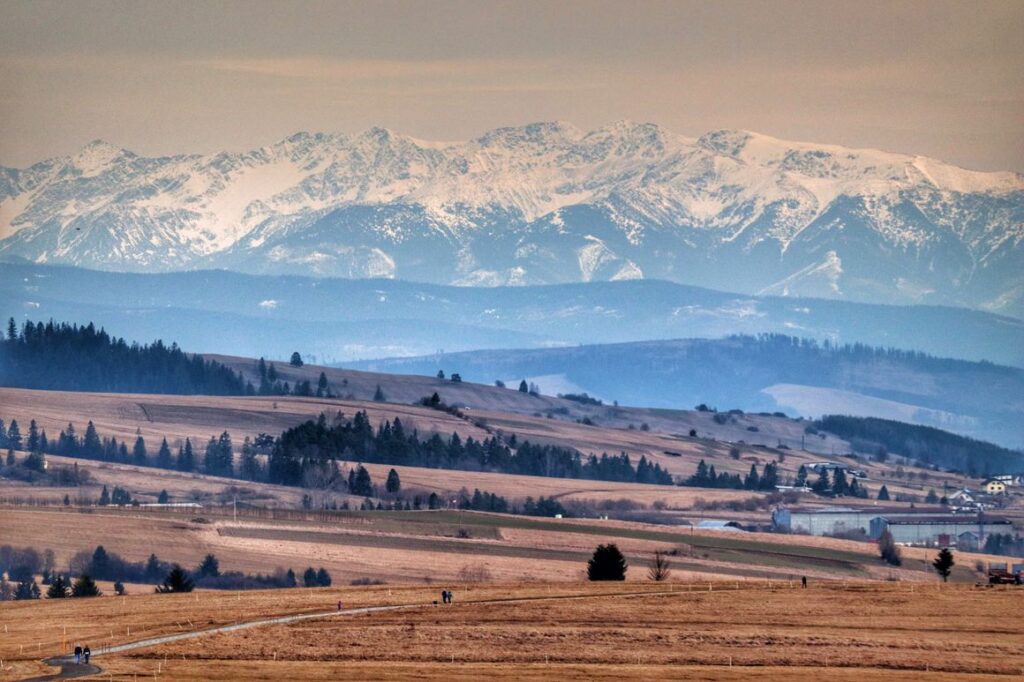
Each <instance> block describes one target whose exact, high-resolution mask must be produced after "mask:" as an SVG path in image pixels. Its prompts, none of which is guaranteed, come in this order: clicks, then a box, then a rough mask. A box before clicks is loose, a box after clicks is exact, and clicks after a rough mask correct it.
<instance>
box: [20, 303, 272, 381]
mask: <svg viewBox="0 0 1024 682" xmlns="http://www.w3.org/2000/svg"><path fill="white" fill-rule="evenodd" d="M0 385H3V386H13V387H17V388H37V389H48V390H64V391H108V392H124V393H176V394H207V395H243V394H245V393H248V392H251V391H254V390H255V389H253V388H252V386H251V384H249V385H247V384H246V382H245V381H244V380H243V379H242V376H241V375H240V374H238V373H237V372H234V371H232V370H231V369H229V368H228V367H225V366H224V365H222V364H220V363H218V362H214V361H210V360H205V359H203V357H202V356H201V355H189V354H187V353H185V352H183V351H182V350H181V349H180V348H178V346H177V344H172V345H170V346H166V345H164V343H163V341H159V340H157V341H154V342H153V343H152V344H149V345H139V344H137V343H132V344H129V343H127V342H126V341H125V340H124V339H120V338H117V337H113V336H110V335H109V334H107V332H106V331H104V330H103V329H96V327H95V326H94V325H93V324H92V323H89V324H87V325H85V326H78V325H72V324H67V323H62V324H56V323H54V322H53V321H52V320H51V321H50V322H47V323H45V324H44V323H43V322H38V323H34V322H32V321H27V322H25V324H24V325H23V326H22V327H21V329H20V330H19V329H18V327H17V325H16V324H15V322H14V318H11V319H10V320H9V321H8V324H7V335H6V338H5V339H4V340H3V342H2V343H0Z"/></svg>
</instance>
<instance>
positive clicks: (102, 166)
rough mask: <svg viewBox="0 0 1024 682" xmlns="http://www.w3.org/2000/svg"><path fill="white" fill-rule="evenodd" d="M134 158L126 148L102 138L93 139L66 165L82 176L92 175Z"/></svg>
mask: <svg viewBox="0 0 1024 682" xmlns="http://www.w3.org/2000/svg"><path fill="white" fill-rule="evenodd" d="M134 158H135V154H133V153H132V152H130V151H128V150H127V149H122V148H121V147H117V146H115V145H112V144H110V143H109V142H106V141H104V140H93V141H92V142H90V143H89V144H87V145H85V146H84V147H82V148H81V149H80V150H79V151H78V153H77V154H75V155H74V156H72V157H71V158H70V159H69V160H68V165H69V166H71V167H72V168H74V169H75V170H77V171H78V172H79V173H81V175H82V176H83V177H92V176H95V175H98V174H99V173H102V172H103V171H105V170H106V169H107V168H109V167H110V166H111V165H114V164H116V163H119V162H122V161H125V160H130V159H134Z"/></svg>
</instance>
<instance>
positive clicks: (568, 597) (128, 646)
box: [26, 589, 675, 682]
mask: <svg viewBox="0 0 1024 682" xmlns="http://www.w3.org/2000/svg"><path fill="white" fill-rule="evenodd" d="M674 592H675V590H672V589H670V590H664V591H661V592H650V591H647V592H637V591H631V592H606V593H602V594H564V595H552V596H542V597H509V598H502V599H479V600H471V601H466V602H462V603H466V604H474V605H475V604H504V603H517V602H538V601H572V600H583V599H599V598H603V597H645V596H646V597H650V596H656V595H661V594H666V595H667V594H673V593H674ZM425 607H437V602H432V603H430V604H424V603H417V604H392V605H388V606H363V607H359V608H353V609H340V610H334V611H318V612H315V613H300V614H295V615H291V616H275V617H273V618H258V619H255V620H249V621H244V622H241V623H232V624H230V625H221V626H218V627H213V628H208V629H206V630H197V631H194V632H181V633H176V634H173V635H161V636H159V637H147V638H146V639H140V640H138V641H135V642H126V643H124V644H114V645H111V646H107V647H99V648H97V649H96V650H95V651H93V653H92V657H93V658H96V657H98V656H102V655H109V654H117V653H121V652H124V651H131V650H134V649H144V648H146V647H151V646H157V645H159V644H169V643H171V642H180V641H182V640H188V639H196V638H199V637H206V636H209V635H214V634H218V633H222V632H236V631H238V630H248V629H250V628H256V627H261V626H265V625H285V624H288V623H296V622H299V621H304V620H315V619H319V618H331V617H336V616H356V615H361V614H366V613H378V612H381V611H401V610H404V609H419V608H425ZM44 663H45V664H46V665H50V666H60V667H61V672H59V673H56V674H54V675H50V676H45V677H35V678H32V679H31V680H29V681H26V682H41V681H42V680H58V679H68V678H72V677H83V676H85V675H95V674H98V673H100V672H102V669H100V668H97V667H96V666H82V665H77V664H75V663H74V657H73V656H70V655H69V656H59V657H55V658H48V659H46V660H45V661H44Z"/></svg>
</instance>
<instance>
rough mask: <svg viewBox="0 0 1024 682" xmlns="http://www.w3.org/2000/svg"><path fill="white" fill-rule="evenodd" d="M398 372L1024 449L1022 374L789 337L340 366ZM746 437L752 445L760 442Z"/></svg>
mask: <svg viewBox="0 0 1024 682" xmlns="http://www.w3.org/2000/svg"><path fill="white" fill-rule="evenodd" d="M344 366H345V367H348V368H352V369H365V370H370V371H377V372H389V373H396V374H425V375H433V374H435V373H436V372H437V371H438V370H439V369H443V370H444V371H445V372H446V373H447V374H448V375H451V374H452V373H453V372H458V373H459V374H460V375H461V376H462V378H463V379H464V380H466V381H475V382H490V381H494V380H495V379H500V380H502V381H504V382H505V383H506V384H508V385H510V386H515V385H517V384H518V383H519V381H520V380H522V379H526V380H527V381H528V382H531V383H536V384H537V385H538V386H539V387H540V389H541V392H542V393H544V394H546V395H550V394H556V393H581V392H586V393H587V394H589V395H590V396H594V397H597V398H600V399H603V400H604V401H605V402H606V403H608V402H612V401H613V400H617V401H619V402H620V403H621V404H623V405H642V406H649V407H664V408H684V409H692V408H693V407H694V406H695V405H698V404H700V403H706V404H707V405H709V406H711V407H717V408H718V409H720V410H723V411H724V410H727V409H733V408H738V409H742V410H746V411H768V412H775V411H784V412H786V413H787V414H789V415H790V416H807V417H818V416H821V415H823V414H848V415H855V416H871V417H883V418H886V419H894V420H898V421H903V422H909V423H914V424H924V425H927V426H934V427H938V428H942V429H945V430H948V431H953V432H956V433H961V434H964V435H968V436H972V437H975V438H979V439H983V440H989V441H992V442H995V443H1000V444H1002V445H1005V446H1009V447H1014V448H1021V447H1024V370H1022V369H1018V368H1014V367H1005V366H1000V365H994V364H991V363H987V362H980V363H979V362H966V361H962V360H949V359H942V358H935V357H930V356H925V355H922V354H919V353H907V352H903V351H891V350H882V349H872V348H869V347H843V348H835V347H825V346H822V345H819V344H816V343H814V342H810V341H800V340H798V339H795V338H792V337H785V336H772V337H768V338H754V337H732V338H727V339H717V340H708V339H686V340H671V341H649V342H638V343H623V344H607V345H589V346H577V347H573V348H548V349H525V350H486V351H471V352H465V353H445V354H443V355H432V356H427V357H420V358H394V359H382V360H372V361H364V362H358V363H345V365H344ZM757 438H758V436H757V435H756V434H754V433H752V434H750V437H749V439H748V441H749V442H759V441H758V440H757Z"/></svg>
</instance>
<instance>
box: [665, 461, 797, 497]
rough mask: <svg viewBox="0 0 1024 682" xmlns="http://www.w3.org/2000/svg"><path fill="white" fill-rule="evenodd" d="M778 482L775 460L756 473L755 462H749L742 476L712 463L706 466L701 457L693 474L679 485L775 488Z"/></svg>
mask: <svg viewBox="0 0 1024 682" xmlns="http://www.w3.org/2000/svg"><path fill="white" fill-rule="evenodd" d="M779 483H780V481H779V469H778V465H776V464H775V462H768V463H767V464H765V465H764V470H763V471H762V472H761V473H758V471H757V465H756V464H751V465H750V471H748V472H747V475H746V476H745V477H744V476H740V475H739V474H730V473H726V472H724V471H722V472H719V471H716V470H715V465H714V464H712V465H711V466H708V464H707V463H706V462H705V461H704V460H703V459H702V460H701V461H700V462H698V463H697V470H696V471H695V472H694V474H693V475H692V476H690V477H689V478H687V479H686V480H685V481H683V482H682V484H681V485H687V486H694V487H698V488H732V489H735V490H775V486H776V485H778V484H779Z"/></svg>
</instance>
